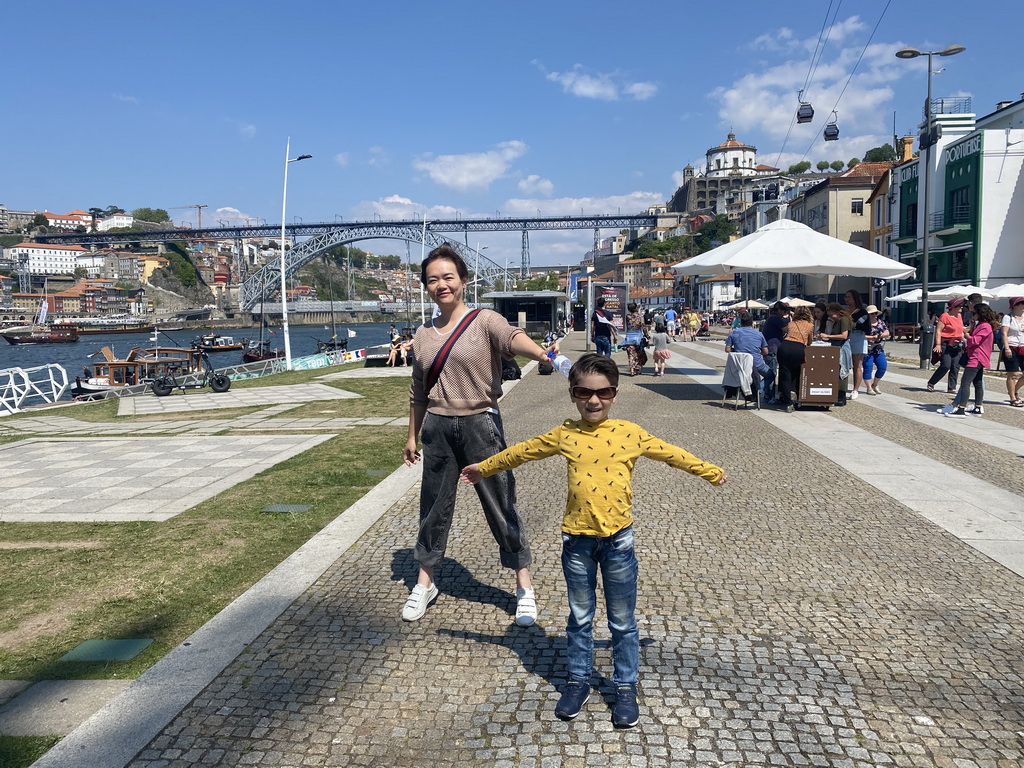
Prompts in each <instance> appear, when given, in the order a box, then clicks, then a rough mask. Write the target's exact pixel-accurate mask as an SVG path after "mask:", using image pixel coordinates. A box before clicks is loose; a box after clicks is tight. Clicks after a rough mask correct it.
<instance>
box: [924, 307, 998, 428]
mask: <svg viewBox="0 0 1024 768" xmlns="http://www.w3.org/2000/svg"><path fill="white" fill-rule="evenodd" d="M974 320H975V322H974V330H973V331H971V335H970V336H968V337H967V366H966V367H965V368H964V375H963V378H962V379H961V380H960V391H959V392H958V393H957V395H956V398H955V399H954V400H953V402H952V403H951V404H950V405H947V406H946V407H945V408H941V409H940V410H939V412H940V413H943V414H945V415H946V416H948V417H949V418H951V419H962V418H965V414H966V413H969V414H971V415H972V416H982V415H984V413H985V408H984V406H983V405H982V403H983V401H984V397H985V387H984V383H983V382H984V379H983V377H984V375H985V369H986V368H988V367H989V366H990V365H992V342H993V341H994V339H995V335H996V328H998V327H999V319H998V318H997V317H996V313H995V312H993V311H992V308H991V307H990V306H989V305H988V304H982V303H978V304H975V305H974ZM972 385H973V386H974V406H973V407H971V408H967V409H966V410H965V406H966V405H967V401H968V400H969V399H970V390H971V386H972Z"/></svg>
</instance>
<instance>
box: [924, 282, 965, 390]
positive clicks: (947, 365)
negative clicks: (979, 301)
mask: <svg viewBox="0 0 1024 768" xmlns="http://www.w3.org/2000/svg"><path fill="white" fill-rule="evenodd" d="M963 306H964V300H963V299H952V300H951V301H950V302H949V303H947V304H946V311H945V312H943V313H942V314H941V315H939V320H938V322H937V323H936V324H935V346H934V347H933V348H932V352H933V353H934V354H938V355H941V357H940V358H939V367H938V368H936V369H935V373H933V374H932V376H931V378H930V379H928V391H929V392H934V391H935V385H936V384H937V383H938V382H939V379H941V378H942V377H943V376H944V375H946V373H947V372H948V373H949V381H948V382H947V383H948V386H947V387H946V392H949V393H950V394H952V393H953V392H956V380H957V377H958V376H959V375H960V355H961V354H963V342H964V336H965V334H964V321H963V319H962V318H961V317H960V312H961V310H962V309H963Z"/></svg>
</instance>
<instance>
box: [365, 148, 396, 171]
mask: <svg viewBox="0 0 1024 768" xmlns="http://www.w3.org/2000/svg"><path fill="white" fill-rule="evenodd" d="M369 153H370V158H369V159H368V160H367V161H366V162H367V163H369V164H370V165H371V166H373V167H374V168H386V167H387V166H389V165H390V164H391V153H390V152H388V151H387V150H386V149H384V147H370V149H369Z"/></svg>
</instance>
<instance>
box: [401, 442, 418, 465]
mask: <svg viewBox="0 0 1024 768" xmlns="http://www.w3.org/2000/svg"><path fill="white" fill-rule="evenodd" d="M402 458H403V459H404V460H405V466H407V467H411V466H412V465H413V464H415V463H416V462H417V461H419V460H420V452H419V451H417V450H416V441H415V440H410V441H409V442H407V443H406V444H405V450H404V451H402Z"/></svg>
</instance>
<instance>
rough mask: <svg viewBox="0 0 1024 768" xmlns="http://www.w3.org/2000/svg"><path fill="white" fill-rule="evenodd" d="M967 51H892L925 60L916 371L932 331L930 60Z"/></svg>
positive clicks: (927, 358) (927, 360)
mask: <svg viewBox="0 0 1024 768" xmlns="http://www.w3.org/2000/svg"><path fill="white" fill-rule="evenodd" d="M966 50H967V49H966V48H964V46H962V45H948V46H946V47H945V48H943V49H942V50H941V51H919V50H917V48H902V49H900V50H899V51H896V58H898V59H916V58H917V57H918V56H927V57H928V98H927V99H926V100H925V102H924V132H923V133H922V134H921V135H922V136H924V137H926V140H927V144H926V145H925V146H924V200H923V201H922V204H923V206H924V217H923V221H924V231H923V233H922V245H921V317H920V320H921V343H920V346H919V347H918V357H919V358H920V367H921V368H922V369H924V368H927V367H928V366H929V365H930V364H931V354H932V344H933V337H934V331H932V330H931V329H930V328H929V326H928V267H929V264H928V262H929V256H930V255H931V251H930V247H931V243H930V242H929V233H928V230H929V223H928V216H929V215H930V212H931V201H932V145H933V144H935V141H936V139H937V138H938V136H937V132H935V131H934V130H933V129H934V126H933V125H932V56H955V55H956V54H958V53H963V52H964V51H966Z"/></svg>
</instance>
